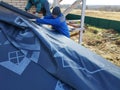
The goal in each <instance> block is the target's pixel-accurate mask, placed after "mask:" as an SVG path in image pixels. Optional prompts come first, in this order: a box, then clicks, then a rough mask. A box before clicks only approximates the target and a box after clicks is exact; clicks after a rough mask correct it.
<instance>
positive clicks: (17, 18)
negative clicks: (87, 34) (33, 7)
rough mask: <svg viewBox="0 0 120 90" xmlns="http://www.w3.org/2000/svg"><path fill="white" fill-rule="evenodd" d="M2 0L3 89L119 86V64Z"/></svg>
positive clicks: (0, 63)
mask: <svg viewBox="0 0 120 90" xmlns="http://www.w3.org/2000/svg"><path fill="white" fill-rule="evenodd" d="M29 18H36V17H35V16H33V15H31V14H28V13H26V12H24V11H22V12H21V10H20V9H18V8H15V7H13V6H11V5H8V4H6V3H4V2H0V90H119V89H120V68H119V67H117V66H115V65H114V64H112V63H110V62H109V61H107V60H106V59H104V58H102V57H101V56H99V55H97V54H96V53H93V52H92V51H90V50H89V49H87V48H85V47H83V46H81V45H78V44H77V43H75V42H74V41H72V40H71V39H69V38H67V37H65V36H63V35H60V34H59V33H57V32H55V31H51V30H49V29H47V28H45V27H43V26H41V25H37V24H35V23H32V22H30V21H29V20H28V19H29Z"/></svg>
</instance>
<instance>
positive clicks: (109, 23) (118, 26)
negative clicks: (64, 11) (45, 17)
mask: <svg viewBox="0 0 120 90" xmlns="http://www.w3.org/2000/svg"><path fill="white" fill-rule="evenodd" d="M66 18H67V19H68V20H75V19H76V20H78V19H80V18H81V16H80V15H74V14H69V15H67V16H66ZM85 24H89V25H92V26H95V27H99V28H105V29H114V30H116V31H118V32H120V21H115V20H108V19H102V18H95V17H89V16H85Z"/></svg>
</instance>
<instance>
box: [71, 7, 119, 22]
mask: <svg viewBox="0 0 120 90" xmlns="http://www.w3.org/2000/svg"><path fill="white" fill-rule="evenodd" d="M71 13H73V14H78V15H81V11H80V10H79V9H75V10H73V11H72V12H71ZM85 15H86V16H92V17H97V18H104V19H110V20H117V21H120V12H110V11H95V10H86V11H85Z"/></svg>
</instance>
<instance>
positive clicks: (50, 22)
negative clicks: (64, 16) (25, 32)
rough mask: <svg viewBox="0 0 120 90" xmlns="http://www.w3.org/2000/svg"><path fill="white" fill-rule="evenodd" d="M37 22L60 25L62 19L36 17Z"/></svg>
mask: <svg viewBox="0 0 120 90" xmlns="http://www.w3.org/2000/svg"><path fill="white" fill-rule="evenodd" d="M36 22H37V23H40V24H49V25H59V23H60V21H59V19H40V18H38V19H36Z"/></svg>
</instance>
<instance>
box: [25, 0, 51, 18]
mask: <svg viewBox="0 0 120 90" xmlns="http://www.w3.org/2000/svg"><path fill="white" fill-rule="evenodd" d="M32 6H35V8H36V12H35V15H36V16H38V13H40V11H43V15H44V16H47V15H50V14H51V12H50V6H49V2H48V0H28V2H27V4H26V7H25V10H26V11H28V10H30V8H31V7H32Z"/></svg>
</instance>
